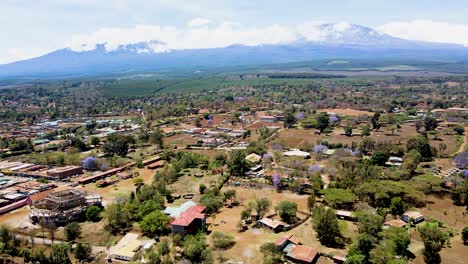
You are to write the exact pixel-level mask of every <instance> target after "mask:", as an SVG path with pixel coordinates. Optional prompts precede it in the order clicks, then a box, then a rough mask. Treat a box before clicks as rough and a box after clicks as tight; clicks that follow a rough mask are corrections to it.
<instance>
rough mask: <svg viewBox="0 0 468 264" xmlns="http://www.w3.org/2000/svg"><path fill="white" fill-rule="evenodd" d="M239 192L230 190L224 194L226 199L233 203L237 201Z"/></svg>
mask: <svg viewBox="0 0 468 264" xmlns="http://www.w3.org/2000/svg"><path fill="white" fill-rule="evenodd" d="M236 197H237V192H236V190H234V189H229V190H227V191H225V192H224V199H225V200H227V201H230V202H231V203H232V202H233V201H235V200H236Z"/></svg>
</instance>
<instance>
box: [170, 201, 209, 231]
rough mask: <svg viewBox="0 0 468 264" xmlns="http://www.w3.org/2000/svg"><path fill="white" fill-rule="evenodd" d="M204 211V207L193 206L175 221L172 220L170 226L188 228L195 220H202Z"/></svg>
mask: <svg viewBox="0 0 468 264" xmlns="http://www.w3.org/2000/svg"><path fill="white" fill-rule="evenodd" d="M204 211H205V207H204V206H201V205H194V206H192V207H190V208H189V209H187V211H185V212H182V213H181V214H180V215H179V217H177V218H176V219H174V221H172V222H171V225H178V226H189V225H190V224H191V223H192V222H193V220H195V219H204V218H205V214H204V213H203V212H204Z"/></svg>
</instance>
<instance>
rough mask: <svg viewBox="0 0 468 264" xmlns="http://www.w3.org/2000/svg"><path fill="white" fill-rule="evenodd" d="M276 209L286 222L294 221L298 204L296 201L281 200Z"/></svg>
mask: <svg viewBox="0 0 468 264" xmlns="http://www.w3.org/2000/svg"><path fill="white" fill-rule="evenodd" d="M275 210H276V212H277V213H278V215H279V217H281V219H282V220H283V221H285V222H286V223H292V222H293V221H294V220H295V219H296V213H297V204H296V203H294V202H290V201H280V202H279V203H278V205H277V206H276V207H275Z"/></svg>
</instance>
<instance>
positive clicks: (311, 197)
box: [307, 194, 315, 212]
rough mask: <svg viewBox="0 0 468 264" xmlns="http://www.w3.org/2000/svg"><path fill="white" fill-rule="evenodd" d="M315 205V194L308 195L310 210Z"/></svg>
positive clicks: (308, 207)
mask: <svg viewBox="0 0 468 264" xmlns="http://www.w3.org/2000/svg"><path fill="white" fill-rule="evenodd" d="M314 206H315V196H314V195H313V194H311V195H309V196H308V197H307V209H308V210H309V212H311V211H312V209H314Z"/></svg>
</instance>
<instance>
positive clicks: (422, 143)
mask: <svg viewBox="0 0 468 264" xmlns="http://www.w3.org/2000/svg"><path fill="white" fill-rule="evenodd" d="M406 149H407V152H410V151H411V150H413V149H414V150H416V151H418V152H419V153H420V154H421V156H422V158H423V160H430V159H432V158H433V157H434V151H433V149H432V147H431V145H430V144H429V140H428V139H427V137H425V136H422V135H420V136H417V137H413V138H410V139H409V140H408V142H407V143H406Z"/></svg>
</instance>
